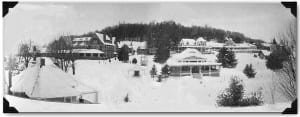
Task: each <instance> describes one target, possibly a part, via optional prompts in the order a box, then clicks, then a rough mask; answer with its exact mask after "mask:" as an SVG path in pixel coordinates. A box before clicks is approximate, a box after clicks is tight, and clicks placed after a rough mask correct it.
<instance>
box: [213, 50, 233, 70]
mask: <svg viewBox="0 0 300 117" xmlns="http://www.w3.org/2000/svg"><path fill="white" fill-rule="evenodd" d="M217 58H218V62H220V63H222V66H223V67H228V68H234V67H235V66H236V65H237V60H236V58H235V54H234V52H233V51H231V50H228V49H227V48H225V47H223V48H221V49H220V50H219V54H218V55H217Z"/></svg>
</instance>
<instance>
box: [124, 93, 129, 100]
mask: <svg viewBox="0 0 300 117" xmlns="http://www.w3.org/2000/svg"><path fill="white" fill-rule="evenodd" d="M129 101H130V100H129V97H128V94H127V95H126V96H125V98H124V102H129Z"/></svg>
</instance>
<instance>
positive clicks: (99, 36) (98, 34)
mask: <svg viewBox="0 0 300 117" xmlns="http://www.w3.org/2000/svg"><path fill="white" fill-rule="evenodd" d="M96 35H97V37H98V38H99V40H100V41H101V43H103V44H104V45H112V46H115V44H114V39H115V38H114V37H113V39H112V40H111V41H110V39H109V36H107V35H105V39H104V35H103V34H101V33H96ZM107 41H110V42H111V43H108V42H107Z"/></svg>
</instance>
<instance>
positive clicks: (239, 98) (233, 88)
mask: <svg viewBox="0 0 300 117" xmlns="http://www.w3.org/2000/svg"><path fill="white" fill-rule="evenodd" d="M248 67H250V66H248ZM262 103H263V101H262V95H261V91H260V90H259V91H256V92H252V93H251V95H250V96H247V97H245V95H244V86H243V84H242V81H241V80H240V79H238V77H236V76H234V77H232V78H231V80H230V85H229V88H226V89H225V91H224V92H222V93H221V94H220V95H219V96H218V99H217V104H218V105H219V106H250V105H260V104H262Z"/></svg>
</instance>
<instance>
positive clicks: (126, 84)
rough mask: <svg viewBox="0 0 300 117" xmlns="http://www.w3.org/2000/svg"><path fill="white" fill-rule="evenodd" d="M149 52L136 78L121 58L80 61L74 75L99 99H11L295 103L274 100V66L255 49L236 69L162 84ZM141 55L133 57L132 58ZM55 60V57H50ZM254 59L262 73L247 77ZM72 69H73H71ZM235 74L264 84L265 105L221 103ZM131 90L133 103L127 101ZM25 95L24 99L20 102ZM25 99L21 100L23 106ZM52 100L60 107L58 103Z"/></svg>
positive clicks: (206, 108) (186, 107)
mask: <svg viewBox="0 0 300 117" xmlns="http://www.w3.org/2000/svg"><path fill="white" fill-rule="evenodd" d="M147 57H148V65H147V66H141V67H140V68H141V70H142V73H141V74H142V76H141V77H133V76H132V69H133V68H135V65H133V64H130V63H122V62H119V61H114V60H113V61H112V62H111V63H109V62H108V61H99V60H77V61H76V75H74V78H75V79H76V80H78V81H81V82H82V83H84V84H86V85H88V86H89V87H91V88H93V89H96V90H97V91H98V92H99V95H98V97H99V99H98V100H99V103H100V104H90V105H80V104H79V105H76V104H65V103H53V102H40V101H30V100H27V99H26V100H25V99H19V98H15V97H8V98H9V100H12V102H13V103H12V104H13V105H14V106H16V107H17V108H18V107H19V108H18V109H21V110H24V111H40V110H43V111H99V112H103V111H130V112H132V111H134V112H136V111H137V112H139V111H143V112H145V111H146V112H149V111H150V112H152V111H163V112H173V111H176V112H190V111H192V112H222V111H224V112H232V111H234V112H236V111H238V112H281V111H283V110H284V109H285V108H286V107H289V106H290V102H287V101H286V100H285V99H284V98H283V97H282V96H280V94H279V93H276V94H275V95H276V96H275V97H276V102H277V103H276V104H271V100H270V99H271V98H270V85H272V84H271V78H272V71H270V70H268V69H267V68H266V67H265V60H262V59H259V58H254V57H253V54H237V55H236V57H237V59H238V65H237V67H236V68H235V69H228V68H222V69H221V73H220V77H204V78H202V79H193V78H191V77H189V76H187V77H181V78H179V77H170V78H168V79H166V80H163V82H161V83H158V82H156V80H155V79H152V78H151V77H150V74H149V71H150V69H151V67H152V65H153V64H156V67H157V70H158V71H159V72H160V68H161V66H162V65H160V64H158V63H154V62H153V61H152V60H153V56H147ZM132 58H137V59H138V64H139V61H140V59H139V58H140V55H134V56H130V59H132ZM48 60H50V59H48ZM249 63H252V65H253V68H254V69H255V71H256V72H257V75H256V77H255V78H253V79H248V78H247V77H246V76H245V75H244V74H243V73H242V71H243V69H244V67H245V65H246V64H249ZM70 74H71V71H70ZM233 75H236V76H239V77H240V78H241V79H243V83H244V87H245V90H246V92H245V93H246V94H249V93H251V92H252V91H257V90H259V89H262V91H263V98H264V99H263V100H264V104H263V105H262V106H259V107H256V106H250V107H236V108H229V107H219V106H217V105H216V99H217V95H218V94H220V92H221V91H222V90H224V89H225V88H227V87H228V86H229V80H230V77H231V76H233ZM127 94H128V97H129V102H128V103H126V102H124V98H125V96H126V95H127ZM21 100H24V101H21ZM20 103H22V105H20ZM28 104H30V105H36V106H41V107H42V108H44V109H39V108H36V107H35V106H32V108H27V106H26V105H28ZM51 105H53V106H55V107H59V108H53V107H52V106H51Z"/></svg>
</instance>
